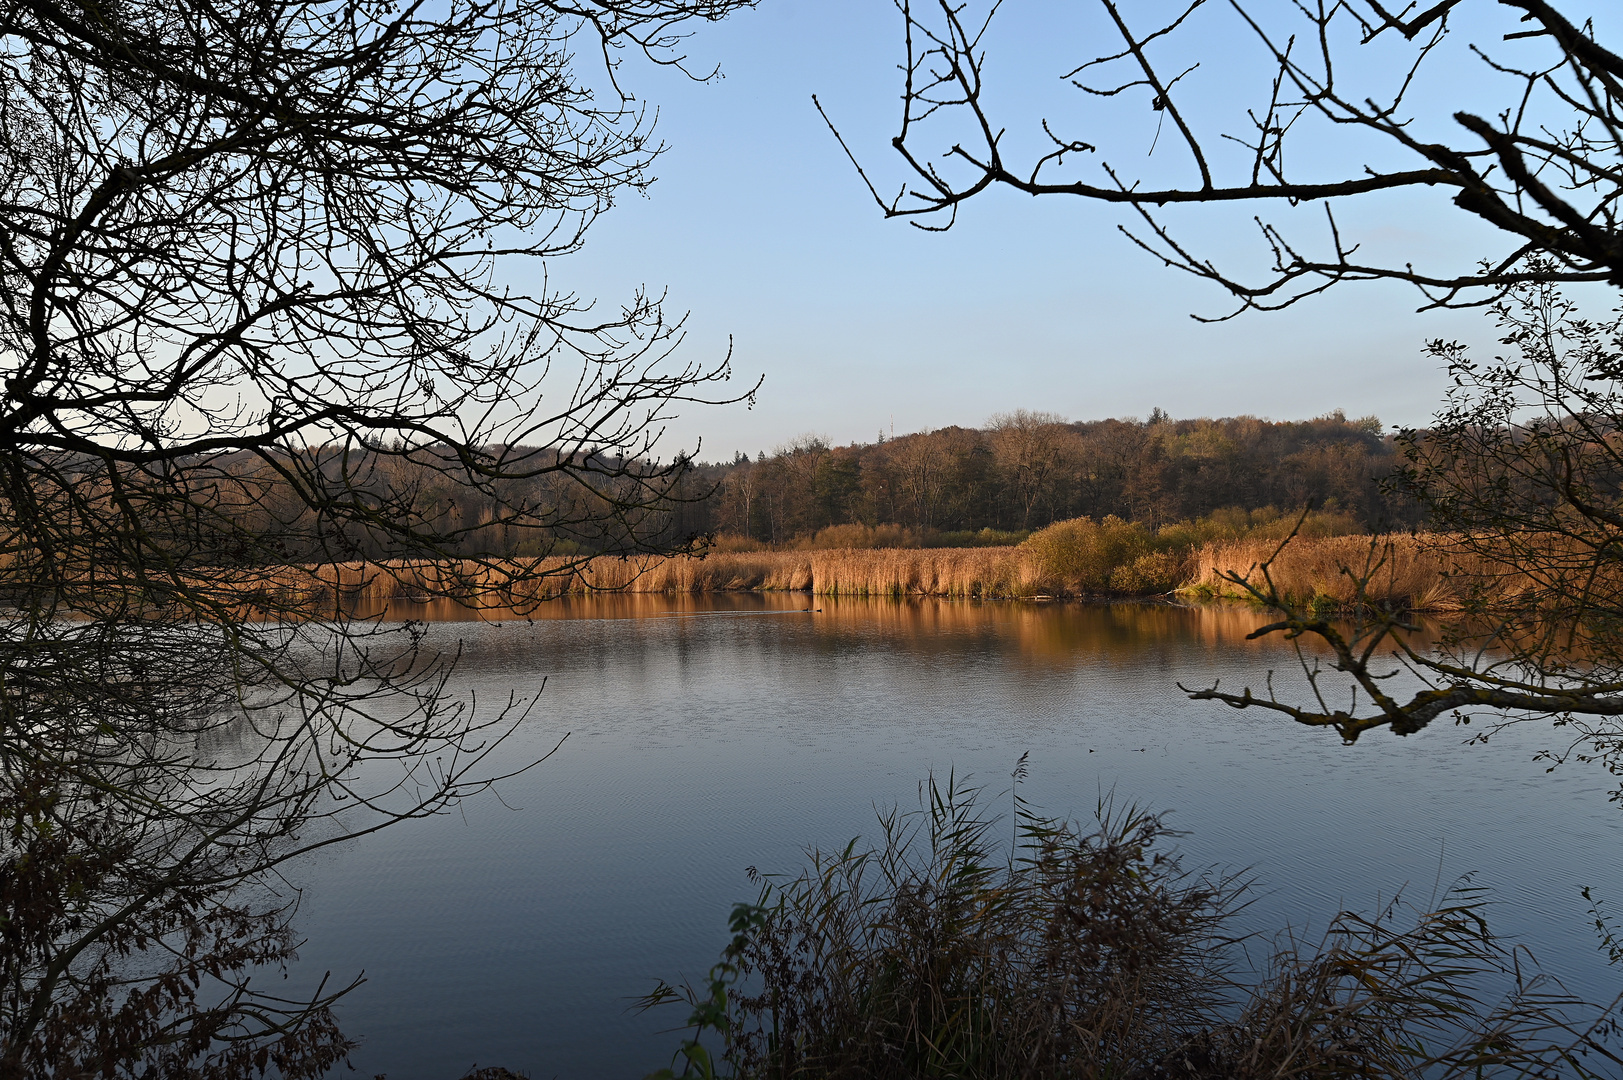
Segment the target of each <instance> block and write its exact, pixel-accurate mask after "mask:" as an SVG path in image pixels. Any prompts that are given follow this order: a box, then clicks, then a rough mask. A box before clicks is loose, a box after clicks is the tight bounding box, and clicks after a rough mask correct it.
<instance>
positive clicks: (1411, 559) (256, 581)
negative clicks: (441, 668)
mask: <svg viewBox="0 0 1623 1080" xmlns="http://www.w3.org/2000/svg"><path fill="white" fill-rule="evenodd" d="M1145 558H1155V559H1161V560H1165V561H1167V562H1168V564H1169V566H1168V567H1167V568H1164V569H1163V570H1162V571H1161V572H1159V574H1158V575H1155V576H1153V577H1155V579H1156V580H1159V581H1160V583H1159V584H1156V585H1155V587H1154V588H1153V589H1150V588H1145V587H1139V586H1135V585H1133V584H1123V577H1122V575H1123V572H1124V571H1125V570H1126V569H1132V568H1134V567H1137V565H1138V563H1141V562H1143V561H1144V559H1145ZM1270 558H1272V559H1273V563H1272V566H1271V568H1270V569H1271V573H1272V575H1273V580H1274V583H1275V585H1276V587H1277V588H1278V590H1279V592H1280V594H1281V595H1282V596H1283V597H1285V598H1287V599H1288V600H1290V601H1292V602H1294V603H1311V604H1317V605H1320V606H1335V607H1347V606H1351V605H1354V604H1356V603H1358V602H1360V600H1362V601H1363V602H1368V603H1390V604H1393V605H1395V606H1400V607H1406V608H1410V609H1413V610H1420V611H1450V610H1458V609H1460V608H1462V607H1464V606H1466V600H1467V598H1468V597H1472V596H1473V590H1475V594H1474V598H1475V599H1477V600H1479V601H1480V600H1482V599H1484V597H1485V598H1486V599H1487V600H1488V602H1489V603H1491V602H1492V600H1493V599H1494V598H1495V597H1497V598H1500V599H1509V598H1512V597H1514V596H1515V595H1516V594H1517V592H1518V591H1519V590H1520V589H1522V588H1525V587H1527V585H1528V584H1529V582H1528V580H1527V579H1526V578H1525V576H1524V575H1521V574H1520V573H1519V572H1517V571H1515V570H1514V569H1510V570H1507V569H1506V568H1505V567H1493V566H1489V565H1488V564H1487V563H1486V562H1484V561H1483V560H1482V559H1481V558H1478V557H1472V556H1467V555H1462V554H1460V553H1459V552H1458V551H1453V550H1450V545H1449V544H1448V542H1447V538H1445V537H1436V536H1424V535H1418V536H1417V535H1408V534H1396V535H1389V536H1377V537H1370V536H1330V537H1297V538H1295V539H1294V540H1292V541H1291V542H1290V543H1289V544H1287V545H1285V547H1284V548H1283V549H1282V550H1281V549H1280V547H1279V543H1278V541H1276V540H1271V539H1253V538H1246V539H1238V540H1216V541H1210V542H1207V543H1205V544H1203V545H1202V546H1200V547H1198V548H1196V549H1195V550H1194V551H1192V552H1189V553H1187V554H1185V553H1183V552H1170V551H1169V552H1164V553H1151V554H1150V555H1149V556H1141V557H1140V558H1139V559H1138V562H1135V563H1132V564H1130V565H1128V564H1124V566H1123V567H1120V568H1116V570H1115V571H1114V573H1113V575H1107V577H1109V578H1110V580H1112V581H1114V582H1116V583H1117V587H1115V588H1114V589H1113V590H1112V591H1113V592H1115V593H1118V594H1125V595H1130V594H1133V593H1135V592H1136V593H1145V592H1151V591H1154V592H1164V591H1167V589H1168V586H1169V585H1172V586H1175V587H1176V588H1177V591H1179V592H1181V593H1182V594H1183V595H1185V596H1193V597H1224V598H1235V597H1244V596H1245V593H1244V590H1242V589H1241V588H1240V587H1239V586H1237V585H1235V584H1234V583H1233V582H1232V581H1230V580H1227V579H1226V578H1225V576H1224V575H1226V574H1230V573H1233V574H1240V575H1246V574H1250V575H1251V577H1252V580H1253V581H1254V582H1256V583H1257V584H1258V585H1259V586H1260V585H1261V583H1262V576H1261V572H1260V569H1259V568H1260V566H1261V565H1262V563H1264V562H1266V561H1268V560H1269V559H1270ZM1051 561H1052V560H1048V561H1045V560H1044V559H1043V557H1042V555H1041V553H1040V552H1038V551H1035V550H1033V549H1032V548H1031V547H1030V546H1029V545H1022V546H1019V547H982V548H862V549H855V548H846V549H834V550H813V551H712V552H711V553H709V554H708V555H707V556H703V557H695V556H686V555H677V556H656V555H647V556H634V557H628V558H619V557H613V556H597V557H590V558H586V557H574V558H571V557H550V558H545V559H510V560H462V561H442V562H366V563H359V562H355V563H331V564H324V565H319V566H308V567H302V568H282V569H278V570H275V571H269V572H266V573H262V574H259V575H252V574H250V575H247V576H246V578H245V579H244V580H241V581H238V582H235V583H232V582H228V581H213V582H211V583H210V587H213V588H216V589H224V590H227V591H229V592H230V593H231V594H233V595H236V596H240V597H242V599H243V600H244V601H245V602H247V603H249V604H253V605H255V606H258V607H260V608H262V609H265V610H273V611H293V610H306V611H309V610H320V609H324V608H325V609H330V608H332V607H333V606H334V605H335V604H346V605H352V604H356V603H359V604H362V605H373V606H375V605H382V604H388V603H391V602H400V601H404V602H408V603H426V602H429V601H431V600H438V599H448V600H451V601H454V602H458V603H462V604H465V605H467V606H469V607H473V608H486V609H489V608H515V609H523V608H526V607H529V606H531V605H533V604H535V603H537V602H539V601H544V600H550V599H555V598H559V597H565V596H582V595H592V594H603V593H632V594H652V593H659V594H706V593H722V592H806V593H812V594H815V595H819V596H843V597H924V596H930V597H942V598H949V599H1013V598H1032V597H1040V596H1045V595H1046V596H1082V595H1090V594H1093V593H1095V592H1097V591H1098V589H1097V588H1096V587H1094V586H1092V585H1090V584H1089V582H1090V581H1091V578H1086V577H1085V576H1084V577H1078V576H1077V574H1075V573H1061V572H1060V571H1059V569H1056V568H1054V567H1052V566H1050V565H1048V563H1049V562H1051ZM1174 563H1175V564H1176V566H1173V565H1172V564H1174ZM1370 568H1373V569H1374V573H1373V574H1372V576H1371V577H1370V580H1369V582H1368V584H1367V586H1366V588H1365V590H1364V593H1363V595H1362V597H1360V596H1359V585H1358V581H1357V577H1358V576H1360V575H1362V574H1364V573H1365V572H1366V570H1368V569H1370ZM1106 569H1107V570H1108V569H1109V568H1106ZM1094 576H1095V577H1097V576H1098V575H1097V574H1095V575H1094ZM1160 579H1165V580H1160ZM1145 580H1146V581H1149V580H1151V577H1146V578H1145Z"/></svg>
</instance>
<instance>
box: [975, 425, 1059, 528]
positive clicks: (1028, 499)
mask: <svg viewBox="0 0 1623 1080" xmlns="http://www.w3.org/2000/svg"><path fill="white" fill-rule="evenodd" d="M986 426H987V428H988V429H989V441H990V442H991V444H992V454H993V456H994V458H996V459H997V463H998V466H999V468H1001V469H1002V470H1003V472H1004V473H1005V475H1007V476H1008V477H1009V478H1010V479H1011V480H1013V482H1014V491H1015V494H1016V497H1017V498H1018V499H1019V500H1020V527H1021V528H1022V529H1029V528H1031V512H1032V510H1033V509H1035V508H1036V505H1037V501H1038V500H1039V499H1040V498H1042V497H1043V496H1044V495H1045V494H1047V493H1048V486H1049V483H1050V481H1051V478H1052V476H1053V473H1054V472H1055V471H1056V470H1057V469H1058V468H1059V467H1060V462H1061V460H1062V457H1063V450H1062V446H1063V441H1064V436H1065V435H1066V434H1068V429H1067V428H1066V427H1065V418H1064V417H1061V416H1056V415H1055V414H1053V413H1045V412H1028V411H1027V410H1025V409H1016V410H1015V411H1014V412H1012V413H997V414H995V415H994V416H993V417H992V418H991V419H990V420H989V421H987V425H986Z"/></svg>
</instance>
